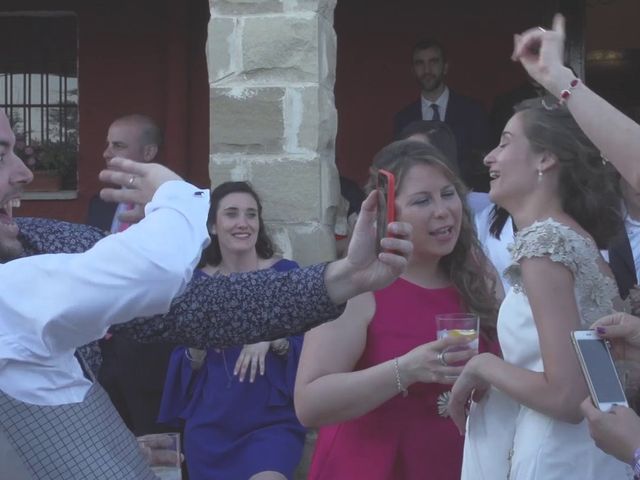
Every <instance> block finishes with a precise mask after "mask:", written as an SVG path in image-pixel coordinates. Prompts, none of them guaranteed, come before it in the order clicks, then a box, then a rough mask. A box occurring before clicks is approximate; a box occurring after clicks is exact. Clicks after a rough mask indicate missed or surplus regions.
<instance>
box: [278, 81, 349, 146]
mask: <svg viewBox="0 0 640 480" xmlns="http://www.w3.org/2000/svg"><path fill="white" fill-rule="evenodd" d="M292 91H293V93H297V98H298V101H297V103H298V104H296V103H292V102H289V101H288V102H286V103H285V116H286V125H287V126H289V119H290V118H296V117H295V116H294V113H295V109H296V108H298V109H300V110H301V114H298V115H299V124H298V126H297V129H296V130H295V132H292V133H291V135H293V134H294V133H295V137H296V146H297V148H298V149H301V150H302V151H308V150H311V151H314V152H318V153H320V154H323V155H324V154H326V153H331V154H332V155H333V152H334V150H335V139H336V133H337V129H338V115H337V111H336V107H335V101H334V97H333V91H332V90H328V89H326V88H323V87H318V86H311V87H302V88H298V89H289V91H288V92H287V99H289V98H296V97H294V95H293V94H292Z"/></svg>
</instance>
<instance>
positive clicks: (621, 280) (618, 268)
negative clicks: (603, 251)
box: [609, 227, 638, 298]
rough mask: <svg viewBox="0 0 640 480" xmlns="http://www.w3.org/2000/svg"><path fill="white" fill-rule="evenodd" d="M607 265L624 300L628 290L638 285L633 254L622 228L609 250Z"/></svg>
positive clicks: (625, 232)
mask: <svg viewBox="0 0 640 480" xmlns="http://www.w3.org/2000/svg"><path fill="white" fill-rule="evenodd" d="M609 264H610V266H611V270H612V271H613V274H614V275H615V277H616V282H617V283H618V288H619V289H620V295H621V296H622V297H623V298H624V297H626V296H627V294H628V293H629V289H630V288H631V287H633V286H634V285H636V284H637V283H638V279H637V276H636V265H635V262H634V261H633V252H632V250H631V244H630V243H629V237H628V236H627V231H626V229H624V227H623V229H622V232H620V234H619V235H618V236H617V237H616V238H615V240H614V241H613V242H612V244H611V248H609Z"/></svg>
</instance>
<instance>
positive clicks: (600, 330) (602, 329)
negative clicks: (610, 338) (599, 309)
mask: <svg viewBox="0 0 640 480" xmlns="http://www.w3.org/2000/svg"><path fill="white" fill-rule="evenodd" d="M596 332H597V333H598V335H604V334H605V333H607V329H606V328H604V327H597V328H596Z"/></svg>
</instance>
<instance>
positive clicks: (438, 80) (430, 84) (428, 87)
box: [419, 75, 444, 93]
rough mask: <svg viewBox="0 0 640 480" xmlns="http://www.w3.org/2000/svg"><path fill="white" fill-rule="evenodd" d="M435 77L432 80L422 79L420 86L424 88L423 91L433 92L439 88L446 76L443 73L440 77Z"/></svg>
mask: <svg viewBox="0 0 640 480" xmlns="http://www.w3.org/2000/svg"><path fill="white" fill-rule="evenodd" d="M432 78H433V79H430V80H428V81H427V80H423V79H420V82H419V83H420V87H421V88H422V91H423V92H427V93H430V92H433V91H434V90H437V89H439V88H440V86H441V85H442V82H443V81H444V77H443V76H442V75H440V76H439V77H432Z"/></svg>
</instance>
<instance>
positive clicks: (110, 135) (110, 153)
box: [85, 114, 162, 233]
mask: <svg viewBox="0 0 640 480" xmlns="http://www.w3.org/2000/svg"><path fill="white" fill-rule="evenodd" d="M161 145H162V132H161V131H160V128H158V126H157V125H156V124H155V122H154V121H153V120H152V119H151V118H149V117H147V116H146V115H140V114H133V115H126V116H124V117H120V118H118V119H116V120H114V122H113V123H112V124H111V125H110V126H109V131H108V132H107V146H106V148H105V150H104V152H103V153H102V156H103V157H104V159H105V160H106V161H109V160H111V159H112V158H113V157H124V158H128V159H130V160H135V161H136V162H143V163H149V162H153V161H156V162H157V159H156V157H157V155H158V151H159V150H160V147H161ZM126 208H127V206H126V205H125V204H117V203H109V202H105V201H104V200H102V199H101V198H100V196H99V195H98V194H96V195H94V196H93V197H92V198H91V200H90V201H89V208H88V210H87V220H86V222H85V223H86V224H87V225H91V226H93V227H98V228H101V229H102V230H105V231H108V232H111V233H115V232H118V231H121V230H124V229H126V225H123V224H122V223H121V222H120V221H119V220H118V214H119V213H121V212H122V211H124V210H126Z"/></svg>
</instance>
